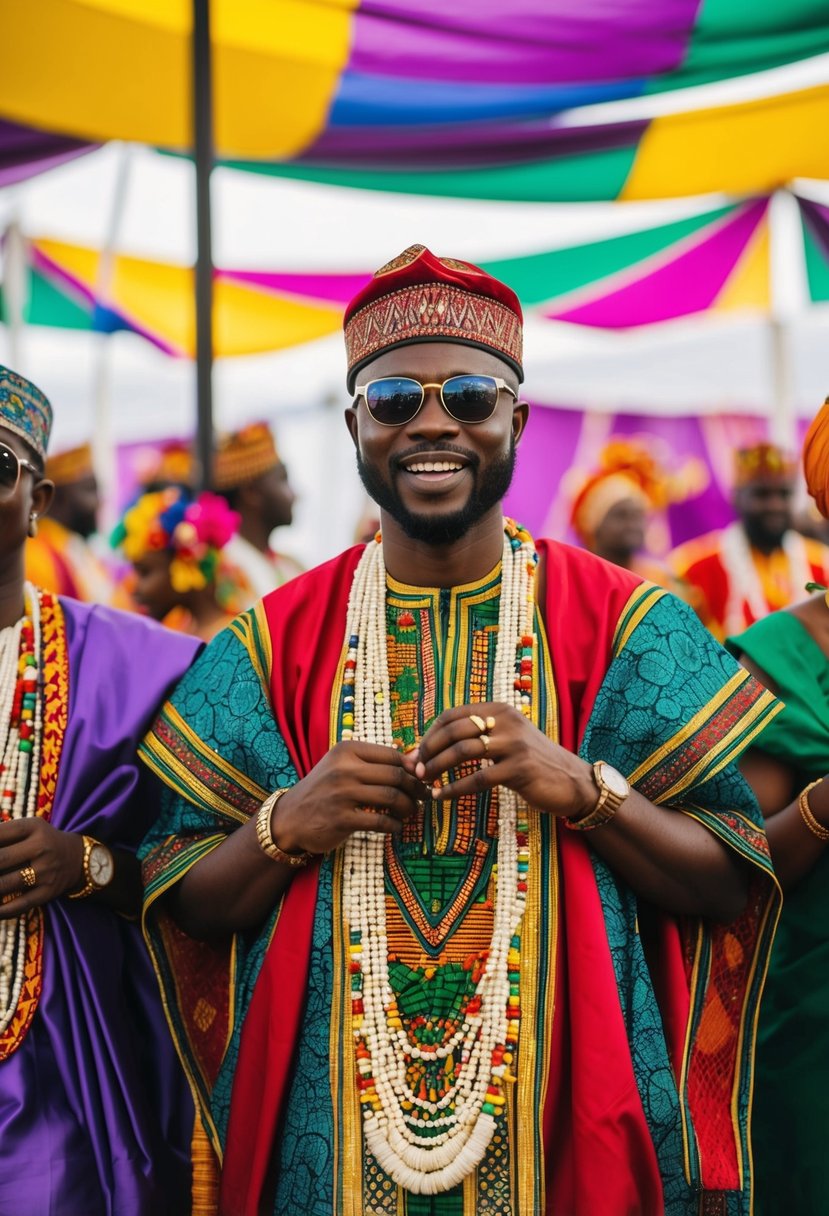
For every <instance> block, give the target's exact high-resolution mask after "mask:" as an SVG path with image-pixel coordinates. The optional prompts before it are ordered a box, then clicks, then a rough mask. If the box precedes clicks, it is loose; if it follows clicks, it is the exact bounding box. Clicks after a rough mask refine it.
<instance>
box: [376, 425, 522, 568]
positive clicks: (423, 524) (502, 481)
mask: <svg viewBox="0 0 829 1216" xmlns="http://www.w3.org/2000/svg"><path fill="white" fill-rule="evenodd" d="M515 451H516V449H515V440H514V438H513V437H512V436H510V445H509V451H508V452H506V453H505V454H504V455H503V456H498V457H496V458H495V459H494V460H493V461H492V463H491V464H490V465H489V466H488V468H487V470H486V475H485V476H484V478H483V479H479V478H478V477H477V475H476V470H477V467H478V466H470V468H471V472H472V475H473V478H474V482H473V488H472V493H471V494H470V495H469V498H468V499H467V501H466V505H465V506H463V507H461V508H460V509H459V510H457V511H451V512H449V513H447V514H446V515H418V514H417V513H416V512H415V511H410V510H409V509H408V508H407V507H406V506H404V504H403V503H402V502H401V500H400V496H399V494H398V493H397V490H396V489H395V476H394V471H392V470H390V472H389V480H388V481H384V480H383V478H382V477H381V476H380V474H379V472H378V470H377V469H376V468H375V467H374V466H373V465H369V464H366V463H365V462H364V461H363V459H362V457H361V455H360V451H359V449H358V450H357V471H358V473H359V474H360V480H361V481H362V483H363V486H364V487H365V490H366V493H367V494H368V495H369V497H370V498H372V499H373V500H374V501H375V502H376V503H377V505H378V507H380V508H381V510H383V511H386V512H387V513H388V514H389V515H390V516H391V517H392V519H393V520H394V521H395V522H396V523H398V524H399V525H400V527H401V528H402V529H403V531H404V532H405V534H406V536H408V537H409V538H410V539H411V540H416V541H423V542H425V543H426V544H427V545H453V544H455V542H456V541H459V540H461V539H462V537H464V536H466V534H467V532H468V531H469V529H470V528H471V527H472V525H473V524H475V523H477V522H478V520H479V519H480V518H481V517H482V516H483V515H486V513H487V512H488V511H490V510H491V509H492V507H494V506H495V505H496V503H499V502H500V501H501V499H502V498H503V497H504V495H505V494H506V492H507V490H508V489H509V487H510V484H511V482H512V475H513V472H514V471H515ZM424 455H426V453H425V452H424ZM397 476H406V474H404V473H400V472H398V473H397Z"/></svg>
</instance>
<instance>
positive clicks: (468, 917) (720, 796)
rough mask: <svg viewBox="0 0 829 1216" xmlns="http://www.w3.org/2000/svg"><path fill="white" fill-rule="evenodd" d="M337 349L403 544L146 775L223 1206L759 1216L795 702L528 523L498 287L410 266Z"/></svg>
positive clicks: (641, 590) (159, 893)
mask: <svg viewBox="0 0 829 1216" xmlns="http://www.w3.org/2000/svg"><path fill="white" fill-rule="evenodd" d="M345 341H346V355H347V363H348V369H347V389H348V393H349V396H350V404H349V406H348V408H347V409H346V411H345V420H346V425H347V427H348V430H349V433H350V435H351V438H352V440H353V443H354V449H355V454H356V461H357V467H358V472H359V475H360V477H361V478H362V481H363V484H364V485H365V488H366V490H367V491H368V493H369V495H370V496H371V498H372V499H373V500H374V502H375V503H376V504H377V505H378V507H379V513H380V534H379V535H378V536H377V537H376V538H374V539H371V540H369V542H368V543H367V544H365V545H357V546H355V547H354V548H353V549H350V550H349V551H348V552H346V553H344V554H342V555H341V556H340V557H338V558H335V559H334V560H333V561H330V562H328V563H326V564H325V565H324V566H321V567H319V568H317V569H315V570H311V571H309V572H308V573H306V574H303V575H300V576H299V577H298V578H297V579H294V580H293V581H292V582H291V583H289V584H288V585H287V586H285V587H282V588H279V589H277V590H276V591H274V592H272V593H270V594H269V595H267V596H266V597H265V598H264V600H263V601H262V602H261V603H260V604H258V605H257V606H256V607H255V608H253V609H252V610H250V612H248V613H246V614H244V615H243V616H242V617H240V618H239V619H238V620H237V621H236V622H235V623H234V624H233V625H232V626H231V628H230V629H227V630H225V631H224V632H223V633H220V634H219V635H218V636H217V637H216V638H215V639H214V640H213V641H212V642H211V643H210V645H209V646H208V647H207V649H206V650H205V651H204V653H203V655H202V656H201V657H200V658H199V659H198V660H197V661H196V663H195V664H194V666H193V668H192V669H191V670H190V671H189V672H188V674H187V675H186V676H185V677H184V679H183V680H182V682H181V684H180V685H179V687H178V688H177V689H176V691H175V692H174V694H173V696H172V698H171V700H170V701H169V702H168V704H167V705H166V706H165V707H164V708H163V709H162V711H161V714H160V715H159V718H158V720H157V722H156V724H155V725H154V727H153V729H152V731H151V733H150V734H149V735H148V737H147V739H146V740H145V741H144V743H143V745H142V749H141V754H142V756H143V758H144V760H145V761H146V762H147V764H148V765H149V766H150V768H151V769H152V770H153V771H154V772H155V773H156V775H157V776H158V777H159V779H160V780H161V781H162V782H163V790H162V791H161V792H160V794H159V797H160V798H161V799H162V802H163V809H162V813H161V815H160V817H159V819H158V821H157V823H156V825H155V827H154V828H153V829H152V831H151V832H150V834H149V835H148V837H147V839H146V841H145V843H144V845H143V847H142V855H143V857H144V873H145V880H146V884H147V886H146V897H145V924H146V927H147V932H148V941H149V943H150V947H151V949H152V951H153V954H154V957H155V960H156V965H157V969H158V974H159V976H160V977H161V980H162V983H163V986H164V993H165V1008H166V1009H167V1012H168V1015H169V1017H170V1024H171V1028H172V1030H173V1033H174V1035H175V1037H176V1040H177V1042H178V1045H179V1050H180V1052H181V1054H182V1058H183V1059H184V1060H185V1062H186V1064H187V1067H188V1070H189V1072H190V1075H191V1076H192V1078H193V1081H194V1088H195V1092H196V1094H197V1096H198V1101H199V1109H200V1114H201V1120H202V1127H203V1129H204V1137H205V1141H206V1142H207V1143H208V1144H209V1145H210V1149H211V1152H212V1154H213V1164H214V1167H215V1170H216V1172H217V1174H218V1177H217V1178H216V1179H214V1182H217V1183H218V1187H219V1203H218V1208H219V1211H220V1212H225V1213H231V1212H232V1213H236V1212H240V1213H242V1212H250V1213H254V1212H256V1213H264V1212H267V1213H269V1214H270V1213H276V1214H278V1216H287V1214H288V1213H295V1212H311V1211H326V1212H342V1211H349V1212H361V1211H383V1212H384V1213H394V1214H400V1213H415V1212H417V1213H430V1214H431V1216H448V1214H449V1213H453V1214H455V1216H479V1214H480V1216H482V1214H483V1213H485V1212H486V1213H503V1214H504V1216H506V1214H508V1213H509V1214H510V1216H514V1214H520V1216H537V1214H538V1213H542V1212H546V1211H550V1212H560V1213H564V1212H583V1213H599V1212H607V1213H614V1214H615V1213H622V1212H630V1213H632V1212H637V1213H642V1214H643V1216H644V1214H646V1213H647V1214H651V1213H657V1212H659V1213H667V1214H668V1216H691V1213H697V1212H698V1211H699V1210H700V1204H701V1203H703V1205H704V1204H706V1203H708V1202H709V1199H710V1202H711V1204H712V1205H717V1210H723V1211H725V1210H728V1211H729V1212H732V1213H738V1212H739V1213H745V1214H746V1216H747V1214H748V1212H749V1210H750V1204H751V1177H750V1175H751V1170H750V1165H749V1162H750V1154H749V1152H748V1145H747V1143H746V1139H745V1135H746V1133H745V1128H746V1111H747V1103H748V1096H749V1092H750V1087H751V1066H752V1060H751V1052H752V1046H753V1041H754V1035H753V1030H754V1024H755V1015H756V1003H757V996H758V992H757V989H758V976H760V975H762V974H763V968H764V965H765V957H766V951H767V947H768V941H769V938H770V936H771V931H772V929H773V925H774V918H775V915H776V909H777V902H776V901H777V895H778V892H777V888H776V886H775V883H774V880H773V877H772V874H771V867H770V862H769V856H768V848H767V844H766V841H765V837H764V835H763V833H762V828H761V826H760V816H759V811H758V808H757V806H756V804H755V803H754V800H753V798H752V795H751V793H750V791H749V790H748V787H747V786H746V785H745V783H744V781H743V779H742V778H741V776H740V774H739V772H738V771H737V768H736V763H735V762H736V759H737V756H738V754H739V752H740V750H741V748H742V747H743V746H744V745H745V743H746V741H747V740H748V739H749V738H750V737H751V736H752V735H753V734H755V733H756V732H757V731H759V730H760V729H761V727H762V726H763V725H764V723H765V721H766V720H767V719H768V718H769V717H770V716H771V715H772V714H773V713H774V712H775V709H776V702H775V700H774V698H773V697H772V695H771V694H770V693H768V692H766V691H765V690H763V689H762V688H761V687H760V686H759V685H758V684H757V683H756V682H755V681H754V680H753V679H752V678H751V677H750V675H749V674H748V672H745V671H742V670H741V669H740V668H739V666H738V665H737V664H736V662H735V661H734V660H733V659H731V658H730V656H728V655H727V654H726V653H725V652H724V651H723V650H722V649H721V648H720V647H719V646H718V645H717V644H716V643H715V642H714V641H713V639H712V638H711V637H710V635H709V634H708V633H707V632H706V631H705V630H704V629H703V628H702V626H701V625H700V623H699V622H698V620H697V618H696V617H695V616H694V614H693V613H692V612H691V611H690V610H689V609H688V608H687V607H686V606H685V605H683V604H681V603H680V602H679V601H677V600H675V599H674V598H673V597H672V596H671V595H670V594H668V593H667V592H665V591H664V590H662V589H661V588H658V587H655V586H654V585H653V584H650V583H647V582H644V581H643V580H642V579H641V578H639V577H638V576H636V575H635V574H634V573H632V572H631V571H627V570H623V569H620V568H618V567H616V566H612V565H610V564H609V563H607V562H605V561H603V560H602V559H600V558H598V557H596V556H594V555H593V554H590V553H586V552H583V551H581V550H575V549H572V548H570V547H568V546H565V545H562V544H560V543H557V542H555V541H551V540H544V539H538V540H537V541H534V540H533V538H532V536H531V535H530V534H529V532H528V531H527V530H526V529H525V528H524V527H522V526H521V524H519V523H516V522H515V521H514V520H512V519H510V518H507V517H505V515H504V508H503V499H504V496H505V494H506V492H507V490H508V488H509V486H510V482H511V479H512V477H513V474H514V471H515V463H516V455H517V452H518V450H519V445H525V444H527V443H532V442H533V439H532V424H531V422H530V423H529V426H528V416H529V408H528V406H527V404H526V402H524V401H523V400H522V398H521V396H520V384H521V380H522V378H523V363H522V315H521V308H520V305H519V302H518V299H517V297H516V296H515V294H514V293H513V292H512V291H511V290H510V288H509V287H507V286H506V284H504V283H502V282H500V281H498V280H497V279H495V278H493V277H492V276H490V275H489V274H488V273H487V272H486V271H485V270H482V269H481V268H479V267H477V266H473V265H471V264H469V263H467V262H463V261H459V260H457V259H454V258H439V257H436V256H434V255H433V254H432V253H431V252H430V251H429V250H427V249H425V248H424V247H423V246H417V245H416V246H412V247H411V248H410V249H407V250H405V251H404V252H403V253H402V254H401V255H400V256H399V257H397V258H395V259H394V260H393V261H392V262H390V263H388V264H387V265H386V266H384V267H383V268H382V269H381V270H379V271H378V272H377V274H376V275H375V276H374V277H373V279H372V280H371V281H370V283H369V284H368V285H367V286H366V287H365V288H364V289H363V290H362V291H361V292H360V293H359V294H358V295H357V296H356V297H355V299H354V300H352V302H351V303H350V304H349V306H348V308H347V309H346V314H345ZM520 475H521V474H520V469H519V473H518V476H520ZM749 892H750V893H751V894H750V898H749ZM199 950H201V951H202V954H201V955H197V953H196V952H198V951H199ZM208 951H209V955H208V954H207V953H206V952H208ZM194 957H202V958H206V957H209V959H210V971H209V972H208V971H205V970H204V969H202V970H199V971H195V970H194V969H193V966H192V959H193V958H194ZM206 1006H207V1007H208V1008H209V1018H208V1016H207V1015H206ZM689 1145H690V1146H693V1147H692V1149H690V1150H689V1149H688V1146H689ZM683 1146H685V1147H683ZM200 1160H201V1161H202V1165H203V1166H204V1170H205V1172H204V1174H203V1175H200V1177H199V1179H198V1182H199V1185H200V1187H201V1188H202V1190H203V1189H204V1187H206V1186H207V1185H208V1183H209V1180H210V1179H209V1172H210V1171H209V1169H208V1164H209V1156H207V1157H206V1158H200ZM219 1161H221V1168H219ZM726 1205H727V1206H726Z"/></svg>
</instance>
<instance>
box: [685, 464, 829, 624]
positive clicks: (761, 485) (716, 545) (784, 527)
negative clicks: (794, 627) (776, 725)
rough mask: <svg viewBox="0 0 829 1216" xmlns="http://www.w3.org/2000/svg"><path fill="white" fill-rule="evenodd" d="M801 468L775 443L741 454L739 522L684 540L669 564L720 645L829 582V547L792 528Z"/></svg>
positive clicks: (735, 498) (736, 485)
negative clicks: (808, 588)
mask: <svg viewBox="0 0 829 1216" xmlns="http://www.w3.org/2000/svg"><path fill="white" fill-rule="evenodd" d="M795 474H796V466H795V462H794V461H793V459H792V458H791V457H790V456H788V455H787V454H786V453H785V452H783V451H782V449H781V448H779V447H776V446H774V445H773V444H769V443H761V444H757V445H756V446H754V447H751V448H742V449H740V450H738V451H737V452H736V454H735V478H734V495H733V506H734V511H735V513H736V515H737V519H736V520H735V521H734V523H732V524H729V526H728V527H727V528H724V529H722V530H720V531H717V532H710V533H708V534H707V535H706V536H700V537H698V538H696V539H695V540H690V541H686V543H685V544H683V545H680V546H679V547H678V548H676V549H674V551H673V553H671V554H670V556H669V562H670V565H671V567H672V569H673V570H674V572H675V573H676V575H677V576H678V577H679V578H681V579H682V580H683V581H685V582H687V583H689V584H690V585H691V586H692V587H693V588H695V589H696V592H697V595H698V597H699V598H698V600H696V601H695V604H694V606H695V608H696V609H697V611H698V613H699V615H700V618H701V619H702V622H703V624H705V625H707V626H708V628H709V629H710V630H711V632H712V633H713V634H714V636H715V637H716V638H718V639H719V640H720V641H722V640H723V638H725V637H726V636H730V635H733V634H737V633H740V632H742V630H743V629H745V628H746V627H747V626H748V625H751V624H752V623H753V622H754V621H757V620H761V619H762V618H763V617H764V616H767V615H768V614H769V613H770V612H774V611H776V610H777V609H779V608H787V607H788V606H789V605H790V604H794V603H796V602H797V601H798V600H799V599H801V598H802V597H803V594H804V590H805V587H806V584H807V583H809V582H819V583H824V582H826V581H827V578H829V548H827V547H826V546H825V545H822V544H820V542H819V541H815V540H809V539H807V538H806V537H803V536H801V535H800V534H799V533H798V532H796V531H795V530H794V528H793V526H792V500H793V497H794V491H795Z"/></svg>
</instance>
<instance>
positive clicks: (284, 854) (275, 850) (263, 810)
mask: <svg viewBox="0 0 829 1216" xmlns="http://www.w3.org/2000/svg"><path fill="white" fill-rule="evenodd" d="M292 789H293V786H283V787H282V788H281V789H278V790H275V791H274V792H273V793H272V794H271V795H270V796H269V797H268V798H266V799H265V801H264V802H263V803H262V805H261V807H260V808H259V810H258V812H257V814H256V821H255V828H256V839H257V840H258V842H259V847H260V848H261V850H262V852H263V853H264V854H265V855H266V856H267V857H269V858H270V859H271V861H280V862H282V864H283V865H287V866H291V867H293V868H297V867H299V866H305V865H307V864H308V862H309V861H310V860H311V856H312V854H311V853H309V852H307V850H305V849H304V848H303V847H302V846H301V845H298V844H296V843H294V842H293V841H291V839H290V837H287V838H286V837H285V836H284V835H281V836H280V839H279V840H277V839H276V836H275V835H274V831H275V829H274V819H275V818H276V811H277V808H278V804H279V802H280V801H281V800H282V799H283V798H284V797H285V795H286V794H288V793H290V791H291V790H292Z"/></svg>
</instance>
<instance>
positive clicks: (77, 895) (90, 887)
mask: <svg viewBox="0 0 829 1216" xmlns="http://www.w3.org/2000/svg"><path fill="white" fill-rule="evenodd" d="M82 840H83V878H84V885H83V886H82V887H81V889H80V891H67V893H66V894H67V897H68V898H69V899H86V897H87V895H91V894H92V893H93V891H96V890H97V887H96V886H95V883H94V882H93V881H92V875H91V874H90V872H89V858H90V855H91V853H92V850H93V849H94V848H95V845H96V844H98V841H97V840H96V839H95V837H94V836H83V837H82Z"/></svg>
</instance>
